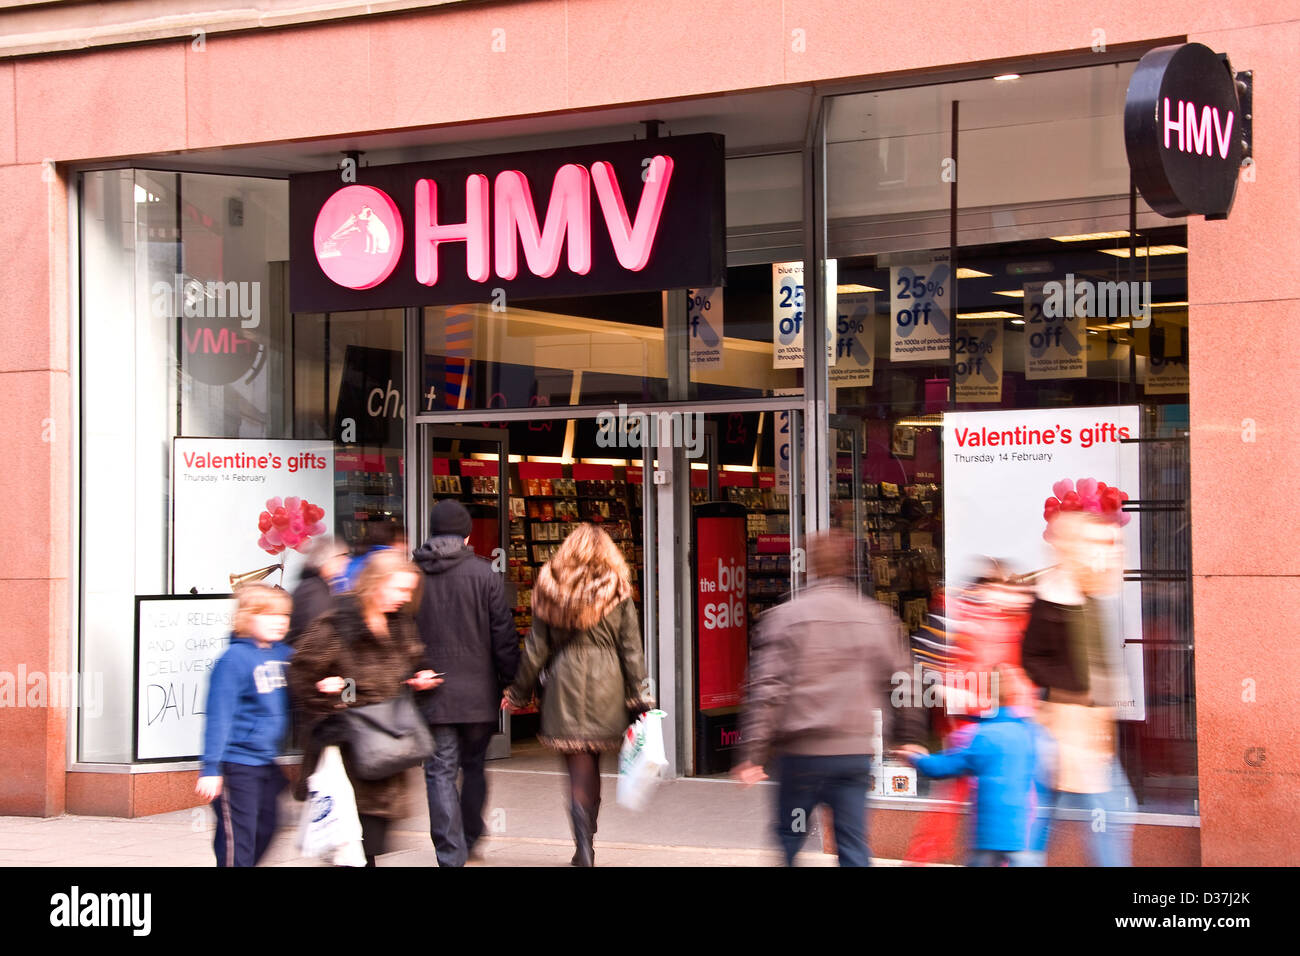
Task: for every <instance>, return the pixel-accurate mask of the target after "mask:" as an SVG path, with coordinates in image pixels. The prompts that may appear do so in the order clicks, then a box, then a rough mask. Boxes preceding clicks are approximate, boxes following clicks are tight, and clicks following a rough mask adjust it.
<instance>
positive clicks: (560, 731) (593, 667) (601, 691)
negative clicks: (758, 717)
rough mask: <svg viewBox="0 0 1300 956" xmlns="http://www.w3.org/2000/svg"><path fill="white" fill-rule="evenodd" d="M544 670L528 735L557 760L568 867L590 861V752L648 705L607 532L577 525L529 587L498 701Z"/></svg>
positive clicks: (633, 625) (621, 565)
mask: <svg viewBox="0 0 1300 956" xmlns="http://www.w3.org/2000/svg"><path fill="white" fill-rule="evenodd" d="M543 673H545V675H546V676H545V678H544V682H545V687H544V693H543V697H542V707H541V710H542V727H541V733H539V734H538V735H537V739H538V740H540V741H541V742H542V744H543V745H545V746H546V747H549V748H550V749H552V750H554V751H556V752H557V753H559V754H561V755H562V756H563V757H564V762H565V766H566V768H567V769H568V771H569V814H570V818H571V820H572V823H573V842H574V845H575V847H576V852H575V853H574V855H573V859H572V861H571V862H572V863H573V865H574V866H593V865H594V864H595V848H594V842H593V841H594V839H595V834H596V818H597V816H598V814H599V813H600V755H601V753H602V752H604V751H608V750H618V749H619V747H620V746H621V745H622V742H623V735H624V734H625V732H626V731H627V728H628V724H629V723H630V722H631V721H632V720H634V719H635V718H636V717H638V716H639V715H640V714H642V713H644V712H645V711H647V710H650V709H651V708H653V707H654V700H653V699H652V698H651V696H650V695H649V693H647V692H646V690H645V689H644V688H645V685H646V683H647V682H646V679H645V676H646V675H645V663H644V659H643V657H642V651H641V626H640V623H639V622H638V619H637V613H636V605H635V604H634V603H633V601H632V582H631V574H630V572H629V571H628V567H627V562H626V561H624V560H623V555H622V554H621V553H620V552H619V550H618V548H617V547H615V545H614V542H613V541H611V540H610V537H609V535H608V534H606V533H605V532H604V531H602V530H601V529H600V528H598V527H596V526H595V525H592V524H581V525H579V526H578V528H577V530H575V531H574V532H573V533H572V534H570V535H569V537H568V538H566V539H565V541H564V543H563V544H562V545H560V550H559V551H558V552H556V554H555V556H554V557H553V558H551V560H550V561H549V562H547V564H546V566H545V567H543V568H542V570H541V573H540V574H539V575H538V578H537V583H536V584H535V585H534V586H533V630H532V633H531V634H529V636H528V641H527V643H526V645H525V647H524V653H523V658H522V660H521V661H520V664H519V672H518V674H517V675H516V677H515V682H514V684H512V685H511V686H510V687H509V688H508V689H507V690H506V692H505V695H504V697H503V698H502V700H501V706H502V707H503V708H505V707H509V708H511V709H512V710H515V709H518V708H520V707H523V706H524V705H525V704H526V703H527V702H528V701H529V700H530V699H531V698H532V697H533V695H534V694H535V693H536V692H537V690H538V684H539V682H540V681H541V680H543V678H542V674H543Z"/></svg>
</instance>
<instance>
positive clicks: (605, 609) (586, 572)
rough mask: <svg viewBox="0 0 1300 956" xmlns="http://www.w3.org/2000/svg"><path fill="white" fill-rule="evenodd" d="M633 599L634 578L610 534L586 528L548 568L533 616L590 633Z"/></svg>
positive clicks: (571, 538)
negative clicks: (614, 609) (629, 599)
mask: <svg viewBox="0 0 1300 956" xmlns="http://www.w3.org/2000/svg"><path fill="white" fill-rule="evenodd" d="M631 596H632V572H631V571H630V570H629V569H628V566H627V561H625V560H624V559H623V553H622V552H621V551H619V549H618V546H617V545H615V544H614V542H613V540H612V539H611V538H610V536H609V535H608V534H606V533H605V531H604V530H603V529H601V528H599V527H597V526H596V525H594V524H588V523H583V524H580V525H578V527H577V528H576V529H575V530H574V531H573V532H572V533H571V534H570V535H569V536H568V537H567V538H565V539H564V543H563V544H561V545H560V549H559V550H558V551H557V552H556V553H555V556H554V557H552V558H551V560H550V561H548V562H546V565H545V567H543V568H542V570H541V573H540V574H538V576H537V584H536V585H535V586H534V588H533V614H534V615H536V616H537V617H539V618H541V619H542V620H543V621H545V622H546V623H548V624H552V625H554V626H556V627H562V628H566V629H571V630H578V631H585V630H587V629H588V628H591V627H594V626H595V625H596V623H597V622H598V621H600V619H601V618H603V617H604V616H605V615H606V614H608V613H609V612H610V611H611V610H612V609H613V608H614V607H615V605H618V604H620V603H622V602H623V601H625V600H627V598H629V597H631Z"/></svg>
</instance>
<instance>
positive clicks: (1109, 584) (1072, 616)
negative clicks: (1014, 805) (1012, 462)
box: [1022, 511, 1132, 866]
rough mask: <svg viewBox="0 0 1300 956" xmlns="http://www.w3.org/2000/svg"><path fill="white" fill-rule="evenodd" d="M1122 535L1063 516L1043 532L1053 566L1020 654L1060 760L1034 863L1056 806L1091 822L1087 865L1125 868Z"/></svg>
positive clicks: (1077, 514) (1091, 519)
mask: <svg viewBox="0 0 1300 956" xmlns="http://www.w3.org/2000/svg"><path fill="white" fill-rule="evenodd" d="M1121 535H1122V531H1121V529H1120V526H1119V525H1117V524H1116V523H1114V522H1112V521H1108V520H1106V519H1104V518H1102V517H1100V516H1098V515H1094V514H1091V513H1089V512H1083V511H1071V512H1062V513H1060V514H1059V515H1057V516H1056V517H1055V518H1053V519H1052V521H1051V523H1050V524H1049V525H1048V530H1047V539H1048V541H1049V542H1050V543H1051V545H1052V547H1053V548H1054V549H1055V551H1056V554H1057V557H1058V559H1059V563H1058V564H1057V565H1056V566H1055V567H1054V568H1053V569H1052V570H1051V571H1049V572H1048V573H1047V574H1045V575H1043V577H1041V578H1040V579H1039V582H1038V591H1037V595H1036V597H1035V600H1034V603H1033V605H1032V606H1031V608H1030V611H1029V624H1028V626H1027V628H1026V630H1025V643H1024V648H1023V652H1022V659H1023V661H1024V668H1025V673H1026V674H1028V675H1029V678H1030V679H1031V680H1032V681H1033V682H1034V683H1035V684H1037V685H1039V686H1040V687H1041V688H1042V689H1043V690H1042V696H1043V699H1042V701H1041V702H1040V704H1039V707H1038V714H1039V720H1040V721H1041V722H1042V724H1043V726H1044V727H1045V728H1046V729H1047V730H1048V731H1049V733H1051V735H1052V736H1053V738H1054V739H1055V742H1056V745H1057V748H1058V754H1059V757H1058V764H1059V769H1058V772H1057V779H1056V785H1055V788H1054V789H1047V790H1044V791H1043V793H1042V794H1041V796H1042V805H1041V806H1040V808H1039V815H1038V819H1037V822H1036V826H1035V831H1034V836H1033V840H1032V849H1033V851H1034V852H1035V853H1036V854H1037V858H1038V862H1040V863H1042V862H1045V861H1046V855H1047V848H1048V843H1049V840H1050V836H1051V816H1052V811H1053V808H1054V807H1057V806H1072V807H1075V808H1081V809H1085V810H1088V811H1089V812H1090V813H1092V814H1093V820H1094V823H1093V825H1092V826H1090V827H1089V828H1088V829H1089V833H1090V849H1091V855H1092V861H1093V863H1094V864H1095V865H1097V866H1128V865H1129V861H1130V846H1129V840H1130V828H1129V827H1128V826H1127V825H1126V824H1121V823H1120V822H1119V819H1118V814H1119V813H1121V812H1123V811H1124V810H1125V808H1126V807H1127V806H1131V799H1132V791H1131V789H1130V787H1129V783H1128V778H1127V776H1126V775H1125V773H1124V770H1123V767H1122V766H1121V765H1120V762H1119V760H1118V759H1117V758H1116V753H1115V739H1116V724H1115V713H1116V710H1115V708H1116V706H1117V704H1118V703H1119V702H1120V701H1121V700H1123V699H1124V698H1127V697H1128V696H1129V693H1128V689H1127V680H1126V679H1125V675H1124V670H1123V665H1122V658H1121V655H1120V650H1119V648H1118V647H1117V646H1116V645H1115V639H1114V635H1113V634H1111V633H1110V628H1109V622H1110V621H1111V620H1112V614H1111V613H1110V611H1109V608H1108V606H1107V604H1108V601H1109V600H1110V599H1111V598H1112V597H1113V596H1114V595H1116V594H1117V593H1118V592H1119V589H1120V586H1121V581H1122V568H1123V561H1122V558H1123V543H1122V537H1121ZM1097 811H1101V813H1100V815H1097Z"/></svg>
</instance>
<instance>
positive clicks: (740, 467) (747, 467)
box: [722, 465, 758, 472]
mask: <svg viewBox="0 0 1300 956" xmlns="http://www.w3.org/2000/svg"><path fill="white" fill-rule="evenodd" d="M722 470H723V471H748V472H755V471H758V469H757V468H755V467H754V466H753V465H723V466H722Z"/></svg>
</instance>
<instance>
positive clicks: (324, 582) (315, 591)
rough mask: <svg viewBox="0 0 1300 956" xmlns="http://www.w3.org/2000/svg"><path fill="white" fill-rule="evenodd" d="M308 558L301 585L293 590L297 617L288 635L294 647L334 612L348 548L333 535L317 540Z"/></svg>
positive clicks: (315, 539) (292, 619) (309, 548)
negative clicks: (303, 636) (331, 611)
mask: <svg viewBox="0 0 1300 956" xmlns="http://www.w3.org/2000/svg"><path fill="white" fill-rule="evenodd" d="M304 557H305V558H306V561H305V562H304V564H303V566H302V573H301V575H300V576H299V578H298V585H297V587H295V588H294V589H293V615H292V616H291V617H290V618H289V633H288V634H287V635H286V636H285V642H286V643H287V644H290V645H292V644H295V643H297V641H298V638H299V637H301V636H302V635H303V632H305V631H306V630H307V628H309V627H311V625H312V624H313V623H314V622H315V621H316V619H317V618H318V617H320V616H321V615H322V614H324V613H325V612H326V611H328V610H329V609H330V606H331V605H332V603H333V599H334V594H335V592H336V591H338V590H340V589H341V587H342V584H343V576H344V572H345V571H346V570H347V566H348V552H347V549H346V548H344V547H343V545H342V544H340V543H339V542H338V541H337V540H336V539H335V538H333V537H331V536H330V535H322V536H321V537H319V538H313V539H312V542H311V544H310V545H309V546H308V548H307V552H306V554H305V555H304Z"/></svg>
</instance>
